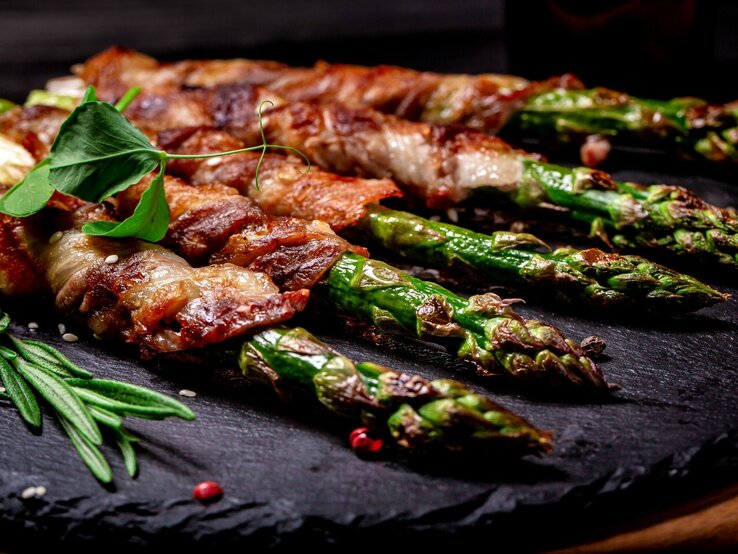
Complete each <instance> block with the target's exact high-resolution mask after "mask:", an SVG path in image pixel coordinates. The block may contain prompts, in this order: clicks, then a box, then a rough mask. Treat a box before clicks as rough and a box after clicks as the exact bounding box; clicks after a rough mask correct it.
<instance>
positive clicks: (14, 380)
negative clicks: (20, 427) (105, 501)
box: [0, 310, 195, 483]
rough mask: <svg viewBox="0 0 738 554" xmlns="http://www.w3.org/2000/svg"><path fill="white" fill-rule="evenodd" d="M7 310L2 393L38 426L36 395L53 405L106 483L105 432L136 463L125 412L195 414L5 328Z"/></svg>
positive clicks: (131, 467)
mask: <svg viewBox="0 0 738 554" xmlns="http://www.w3.org/2000/svg"><path fill="white" fill-rule="evenodd" d="M9 328H10V316H8V314H6V313H5V312H4V311H2V310H0V381H1V382H2V385H3V387H4V389H5V391H4V392H0V399H2V400H8V401H10V402H12V403H13V404H15V407H16V408H17V409H18V413H19V414H20V416H21V419H23V421H25V422H26V423H27V424H28V426H29V427H31V428H33V429H40V428H41V408H40V406H39V398H40V399H42V400H43V401H44V404H45V405H46V406H48V407H49V408H50V409H51V412H52V413H53V414H54V416H55V417H56V418H57V420H58V421H59V423H60V424H61V427H62V428H63V429H64V431H65V432H66V433H67V435H68V436H69V438H70V440H71V441H72V444H73V445H74V447H75V448H76V450H77V452H78V453H79V455H80V457H81V458H82V461H83V462H84V463H85V464H86V465H87V467H88V468H89V469H90V471H91V472H92V474H93V475H94V476H95V477H96V478H97V479H99V480H100V481H102V482H103V483H109V482H110V481H112V479H113V473H112V470H111V469H110V465H109V464H108V462H107V460H106V459H105V456H103V454H102V452H101V451H100V449H99V448H98V447H99V446H100V445H101V444H102V442H103V438H104V435H103V432H104V433H105V435H107V436H109V437H110V438H111V439H112V440H113V441H114V442H115V443H116V444H117V446H118V448H119V450H120V452H121V454H122V456H123V461H124V463H125V466H126V470H127V471H128V473H129V475H130V476H131V477H133V476H135V475H136V472H137V469H138V463H137V461H136V452H135V450H134V449H133V443H135V442H137V441H138V438H137V437H136V436H135V435H133V434H132V433H131V432H130V431H129V430H127V429H126V428H125V427H124V420H123V418H124V417H126V416H130V417H138V418H141V419H152V420H159V419H164V418H167V417H179V418H181V419H185V420H188V421H191V420H193V419H195V414H194V413H193V412H192V410H190V409H189V408H188V407H187V406H185V405H184V404H182V403H181V402H179V401H177V400H175V399H173V398H170V397H168V396H165V395H163V394H161V393H158V392H156V391H153V390H151V389H147V388H144V387H139V386H137V385H131V384H129V383H124V382H121V381H112V380H108V379H94V378H93V376H92V373H90V372H89V371H87V370H85V369H82V368H81V367H79V366H78V365H77V364H75V363H74V362H72V361H71V360H70V359H69V358H67V357H66V356H65V355H64V354H62V353H61V352H59V351H58V350H56V349H55V348H54V347H52V346H49V345H48V344H44V343H42V342H38V341H34V340H27V339H21V338H18V337H15V336H13V335H11V334H10V333H9V332H8V329H9Z"/></svg>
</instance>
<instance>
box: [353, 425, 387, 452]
mask: <svg viewBox="0 0 738 554" xmlns="http://www.w3.org/2000/svg"><path fill="white" fill-rule="evenodd" d="M349 443H350V444H351V448H353V449H354V451H355V452H356V453H357V454H376V453H377V452H379V451H380V450H382V446H383V444H384V443H383V441H382V439H373V438H372V437H371V435H370V434H369V429H368V428H366V427H357V428H356V429H354V430H353V431H351V434H350V435H349Z"/></svg>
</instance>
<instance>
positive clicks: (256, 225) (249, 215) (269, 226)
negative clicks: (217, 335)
mask: <svg viewBox="0 0 738 554" xmlns="http://www.w3.org/2000/svg"><path fill="white" fill-rule="evenodd" d="M146 184H147V181H146V180H144V181H143V182H142V183H139V184H138V185H136V186H133V187H131V188H129V189H127V190H126V191H124V192H122V193H120V194H119V195H118V197H117V199H118V210H119V213H120V216H121V217H125V216H127V215H128V214H130V213H131V212H132V211H133V209H134V208H135V206H136V203H137V202H138V199H139V198H140V196H141V194H142V193H143V191H144V190H145V187H146ZM165 188H166V194H167V201H168V202H169V206H170V214H171V223H170V226H169V232H168V233H167V236H166V237H165V239H164V241H163V243H164V244H165V245H167V246H169V247H170V248H172V249H173V250H174V251H175V252H177V253H178V254H180V255H182V256H184V257H185V258H186V259H187V260H189V261H191V262H192V263H195V264H202V263H208V262H209V263H225V262H229V263H233V264H236V265H239V266H243V267H248V268H250V269H253V270H255V271H263V272H265V273H267V274H268V275H269V276H270V277H271V278H272V279H273V280H274V282H275V283H277V284H278V285H279V286H280V287H281V288H282V289H285V290H296V289H300V288H310V287H312V285H314V284H315V283H316V282H317V281H319V280H320V279H321V277H322V276H323V275H324V273H325V272H326V271H328V270H329V269H330V268H331V267H332V266H333V264H334V263H335V261H336V260H337V259H338V258H339V257H340V256H341V255H342V254H343V253H344V252H346V251H347V250H352V251H354V252H359V253H365V251H364V250H363V249H361V248H359V247H355V246H352V245H350V244H349V243H348V242H346V241H345V240H343V239H342V238H340V237H338V236H337V235H336V234H334V233H333V231H331V229H330V227H329V226H328V225H326V224H325V223H323V222H320V221H317V220H316V221H312V222H308V221H305V220H301V219H295V218H287V217H271V216H268V215H267V214H266V213H265V212H264V210H262V209H261V208H260V207H259V206H258V204H256V203H255V202H254V201H253V200H251V199H250V198H247V197H244V196H241V195H240V194H239V193H238V191H237V190H236V189H234V188H232V187H228V186H225V185H219V184H211V185H203V186H199V187H193V186H190V185H187V184H185V183H184V182H182V181H180V180H179V179H177V178H176V177H169V176H168V177H167V178H166V182H165Z"/></svg>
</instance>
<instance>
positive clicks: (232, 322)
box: [0, 197, 551, 481]
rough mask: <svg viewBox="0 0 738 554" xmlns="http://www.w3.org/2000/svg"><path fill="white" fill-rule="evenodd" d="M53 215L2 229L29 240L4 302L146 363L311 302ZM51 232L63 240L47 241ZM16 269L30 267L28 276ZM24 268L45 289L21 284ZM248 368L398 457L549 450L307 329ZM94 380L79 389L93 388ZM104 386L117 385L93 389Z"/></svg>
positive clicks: (458, 395)
mask: <svg viewBox="0 0 738 554" xmlns="http://www.w3.org/2000/svg"><path fill="white" fill-rule="evenodd" d="M52 205H53V206H55V208H47V209H46V210H44V212H42V213H41V214H39V216H38V217H35V218H31V219H25V220H18V219H14V218H9V217H7V216H2V218H1V219H0V231H1V232H0V236H5V235H6V231H9V232H10V234H11V235H13V236H17V237H22V238H23V242H22V243H14V244H2V245H0V246H2V257H0V276H2V279H0V285H1V286H0V294H2V295H3V296H18V295H21V296H27V295H28V294H29V293H30V292H34V293H41V294H43V293H46V292H53V293H54V294H55V296H56V303H57V307H59V308H60V309H61V310H63V311H64V312H66V313H69V314H73V315H76V314H77V313H80V312H81V313H82V314H83V315H85V316H86V317H87V320H88V323H89V325H90V328H91V329H92V330H93V331H96V332H98V333H103V334H105V335H107V336H110V337H111V338H119V339H123V340H125V341H127V342H131V343H135V344H138V345H139V346H140V347H141V351H142V354H143V355H145V356H148V355H150V354H156V353H170V352H176V351H179V350H182V349H184V348H192V347H196V346H203V345H205V344H210V343H214V342H219V341H222V340H225V339H227V338H230V337H234V336H238V335H242V334H244V333H246V332H250V331H256V330H258V329H259V328H260V327H265V326H269V325H270V324H273V323H277V322H279V321H282V320H284V319H286V318H288V317H289V316H290V315H292V313H294V311H295V310H296V309H301V308H302V307H303V306H304V304H305V300H306V298H307V295H306V292H307V291H305V290H300V291H297V292H287V293H283V294H278V293H277V290H276V287H274V285H273V284H271V282H270V281H269V279H268V277H266V276H265V275H263V274H258V273H254V272H252V271H249V270H246V269H243V268H241V267H236V266H233V265H231V264H215V265H210V266H206V267H202V268H197V269H193V268H192V267H190V266H188V265H187V264H186V263H185V262H184V260H182V259H181V258H180V257H178V256H175V255H174V254H172V253H171V252H167V251H166V250H164V249H163V248H161V247H159V246H156V245H152V244H145V245H144V244H142V243H140V242H138V241H119V240H106V239H99V238H96V239H93V238H91V237H88V236H85V235H83V234H82V233H80V232H79V231H78V230H76V227H77V226H79V224H80V223H81V222H83V221H86V220H87V219H89V218H91V217H94V218H96V219H97V218H100V217H109V215H108V214H107V213H106V209H105V208H101V207H98V206H90V205H86V206H84V205H80V203H78V202H75V201H72V202H70V201H69V199H62V198H61V197H58V198H56V199H55V201H53V202H52ZM21 229H22V230H23V233H22V234H19V233H17V231H19V230H21ZM51 229H57V231H55V232H54V234H52V235H51V238H50V239H49V237H48V233H49V232H50V230H51ZM61 229H65V230H64V231H62V230H61ZM19 260H22V261H23V262H24V263H23V264H22V265H21V267H20V268H19V265H18V261H19ZM24 268H32V269H35V270H37V271H38V273H37V274H38V275H39V276H40V275H44V274H45V275H46V279H44V278H43V277H39V278H38V279H36V280H35V281H33V280H32V281H29V282H25V280H26V279H27V277H28V276H29V274H28V273H26V272H25V271H23V270H22V269H24ZM19 269H21V270H19ZM30 275H32V274H30ZM49 289H50V290H49ZM240 364H241V366H242V368H243V370H244V375H245V376H246V377H247V378H248V379H250V380H253V381H264V380H266V381H267V382H269V383H270V384H272V385H273V386H274V387H275V388H276V389H277V390H278V391H279V392H282V391H285V390H286V389H288V388H289V389H290V390H292V392H293V395H294V394H299V393H302V395H303V396H307V397H310V396H312V397H317V398H318V400H319V401H320V402H322V403H323V405H325V406H326V407H328V408H329V409H330V410H332V411H333V412H337V413H339V414H341V415H344V416H349V417H353V418H354V419H356V420H359V421H361V420H366V421H365V423H367V424H370V425H371V426H372V428H373V429H375V430H376V432H378V433H381V435H382V437H386V439H387V440H388V441H391V442H392V443H394V444H396V445H397V446H399V447H400V448H402V449H406V450H418V449H427V448H432V447H442V448H445V449H448V450H455V451H458V450H469V449H472V450H478V449H480V448H483V449H488V448H493V449H495V450H496V451H497V452H498V453H499V454H504V455H513V456H514V455H522V454H537V453H546V452H549V451H550V450H551V438H550V434H549V433H546V432H543V431H539V430H538V429H536V428H535V427H534V426H533V425H531V424H530V423H528V422H527V421H526V420H524V419H523V418H521V417H519V416H517V415H515V414H513V413H512V412H510V411H509V410H506V409H505V408H502V407H501V406H499V405H498V404H496V403H494V402H492V401H491V400H490V399H489V398H487V397H485V396H482V395H479V394H475V393H474V392H472V391H471V390H469V389H467V388H466V387H464V386H463V385H461V384H460V383H456V382H454V381H448V380H436V381H427V380H425V379H423V378H422V377H419V376H417V375H412V374H408V373H402V372H397V371H393V370H389V369H387V368H384V367H380V366H377V365H376V364H372V363H370V362H362V363H359V364H353V362H351V361H350V360H348V358H345V357H344V356H341V355H340V354H338V353H337V352H335V351H333V350H331V349H330V348H328V347H327V346H326V345H325V344H323V343H320V342H319V341H318V340H317V339H315V337H313V336H312V335H310V334H309V333H308V332H307V331H305V330H303V329H299V328H298V329H290V330H287V329H273V330H269V331H263V332H261V333H258V334H256V335H255V336H254V337H253V338H251V339H250V340H249V341H248V342H246V343H245V344H244V346H243V351H242V355H241V358H240ZM38 371H43V370H38ZM80 371H81V370H80ZM5 377H7V374H6V375H5ZM92 381H93V380H90V381H86V380H77V381H76V382H75V383H76V384H77V385H78V386H79V387H80V388H82V389H85V383H92ZM103 383H110V382H104V381H96V383H93V385H94V384H103ZM5 384H7V383H5ZM311 386H312V387H313V390H312V391H311V390H310V387H311ZM93 388H94V387H93ZM305 393H307V394H305ZM87 394H89V395H92V397H91V398H92V401H93V403H94V402H95V401H96V400H95V399H96V398H98V399H99V398H102V399H103V400H106V399H105V398H103V397H102V396H100V395H97V394H96V393H94V391H93V392H87ZM106 407H110V406H108V405H106ZM137 408H138V406H135V405H130V404H126V403H121V402H118V404H116V406H114V407H111V409H114V410H116V411H118V410H123V415H131V412H130V411H126V410H135V409H137ZM182 409H183V410H184V408H182ZM132 413H134V414H135V413H138V412H135V411H134V412H132ZM158 414H159V415H158V417H162V415H165V414H167V412H164V411H162V410H160V411H159V412H158ZM106 467H107V465H106ZM107 471H108V472H109V469H108V470H107ZM101 475H103V477H100V478H101V479H102V480H104V481H109V480H110V477H109V476H108V475H107V474H105V473H104V472H103V474H101Z"/></svg>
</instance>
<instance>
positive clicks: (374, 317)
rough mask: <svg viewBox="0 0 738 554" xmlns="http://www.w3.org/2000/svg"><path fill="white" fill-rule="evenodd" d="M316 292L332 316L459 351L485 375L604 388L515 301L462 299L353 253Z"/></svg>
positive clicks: (594, 372)
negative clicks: (350, 318)
mask: <svg viewBox="0 0 738 554" xmlns="http://www.w3.org/2000/svg"><path fill="white" fill-rule="evenodd" d="M316 292H318V294H319V295H322V297H323V299H324V300H325V301H326V302H327V303H328V304H329V305H330V307H331V308H332V309H339V310H341V311H343V312H345V313H347V314H350V315H352V316H354V317H358V318H360V319H363V320H365V321H368V322H371V323H373V324H374V325H375V326H376V327H377V328H378V329H379V330H380V331H381V332H384V333H391V332H403V333H408V334H411V335H416V336H418V337H420V338H424V339H434V340H442V341H443V340H445V341H450V342H451V343H455V344H457V345H458V356H459V357H460V358H462V359H465V360H469V361H471V362H473V363H474V364H475V365H476V367H477V369H478V371H479V373H480V374H482V375H493V374H501V375H507V376H512V377H514V378H516V379H521V380H527V381H532V382H538V383H546V384H551V385H559V386H570V387H571V386H576V387H580V388H584V389H607V388H608V385H607V383H606V382H605V379H604V377H603V376H602V373H601V372H600V370H599V368H598V367H597V366H596V364H595V363H594V362H593V361H592V360H591V359H590V358H589V357H588V356H587V355H586V353H585V352H584V351H583V350H582V349H581V347H580V346H579V345H577V344H576V343H575V342H573V341H572V340H570V339H567V338H565V337H564V336H563V335H562V334H561V332H560V331H559V330H558V329H556V328H555V327H552V326H551V325H548V324H546V323H543V322H541V321H537V320H526V319H524V318H523V317H521V316H520V315H519V314H517V313H515V311H513V310H512V308H510V304H512V303H514V302H516V301H517V300H514V299H513V300H511V299H504V300H503V299H502V298H500V297H499V296H497V295H496V294H493V293H486V294H482V295H476V296H472V297H471V298H468V299H466V298H462V297H460V296H458V295H456V294H454V293H452V292H451V291H449V290H446V289H445V288H443V287H441V286H439V285H437V284H435V283H431V282H428V281H422V280H420V279H416V278H414V277H411V276H410V275H408V274H406V273H404V272H402V271H400V270H399V269H396V268H394V267H392V266H390V265H388V264H386V263H383V262H380V261H377V260H370V259H367V258H364V257H363V256H359V255H356V254H352V253H346V254H344V255H343V256H342V257H341V258H339V260H338V261H337V262H336V263H335V264H334V265H333V267H332V268H331V269H330V271H329V273H328V275H327V277H326V279H325V280H324V284H322V285H319V286H318V287H316Z"/></svg>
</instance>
